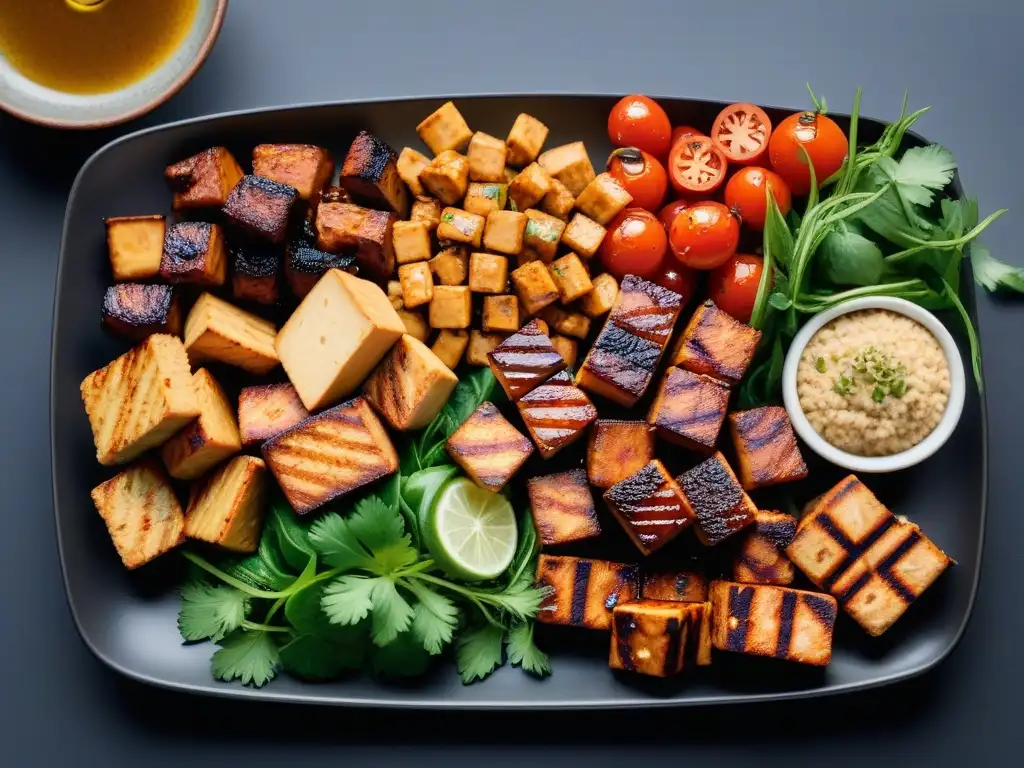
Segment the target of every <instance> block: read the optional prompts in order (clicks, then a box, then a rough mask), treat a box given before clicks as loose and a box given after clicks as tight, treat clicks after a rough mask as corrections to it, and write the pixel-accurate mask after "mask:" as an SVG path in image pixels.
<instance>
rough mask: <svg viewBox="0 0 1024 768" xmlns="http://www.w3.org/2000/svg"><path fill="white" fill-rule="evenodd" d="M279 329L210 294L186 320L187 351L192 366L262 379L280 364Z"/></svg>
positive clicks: (201, 300) (200, 299) (195, 307)
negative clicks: (211, 365) (227, 368)
mask: <svg viewBox="0 0 1024 768" xmlns="http://www.w3.org/2000/svg"><path fill="white" fill-rule="evenodd" d="M276 337H277V326H275V325H274V324H273V323H272V322H270V321H269V320H264V319H263V318H262V317H257V316H256V315H254V314H251V313H249V312H246V311H244V310H242V309H239V308H238V307H235V306H232V305H231V304H228V302H226V301H224V300H223V299H218V298H217V297H216V296H213V295H212V294H209V293H204V294H203V295H202V296H200V297H199V298H198V299H197V300H196V303H195V304H193V305H192V310H191V311H190V312H189V313H188V318H186V320H185V349H186V350H187V351H188V359H189V362H191V363H192V365H199V364H200V363H205V362H218V363H224V364H225V365H233V366H235V367H237V368H242V369H243V370H246V371H248V372H249V373H252V374H255V375H257V376H263V375H264V374H266V373H269V372H270V371H272V370H273V369H274V368H276V367H277V364H278V362H279V360H278V357H277V350H276V349H274V341H275V339H276Z"/></svg>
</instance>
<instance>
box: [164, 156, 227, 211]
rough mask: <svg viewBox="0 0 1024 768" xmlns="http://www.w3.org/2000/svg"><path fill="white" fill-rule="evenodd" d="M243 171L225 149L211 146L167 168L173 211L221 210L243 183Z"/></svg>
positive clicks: (166, 176) (165, 172)
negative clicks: (172, 196)
mask: <svg viewBox="0 0 1024 768" xmlns="http://www.w3.org/2000/svg"><path fill="white" fill-rule="evenodd" d="M242 175H243V174H242V168H241V167H240V166H239V165H238V161H236V160H235V158H234V157H233V156H232V154H231V153H230V152H228V151H227V150H226V149H225V148H224V147H211V148H210V149H206V150H203V151H202V152H200V153H199V154H196V155H192V156H191V157H187V158H185V159H184V160H180V161H179V162H177V163H173V164H172V165H169V166H167V168H166V170H165V171H164V177H165V178H166V179H167V184H168V185H169V186H170V188H171V190H172V191H173V192H174V210H176V211H181V210H184V209H186V208H220V207H222V206H223V205H224V204H225V203H226V202H227V201H228V195H230V194H231V190H232V189H234V188H235V185H236V184H238V182H239V181H241V180H242Z"/></svg>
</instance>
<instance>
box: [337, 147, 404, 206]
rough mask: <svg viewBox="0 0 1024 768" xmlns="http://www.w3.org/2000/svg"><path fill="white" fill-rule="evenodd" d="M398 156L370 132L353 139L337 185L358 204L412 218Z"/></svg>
mask: <svg viewBox="0 0 1024 768" xmlns="http://www.w3.org/2000/svg"><path fill="white" fill-rule="evenodd" d="M397 161H398V155H396V154H395V150H393V149H392V148H391V147H390V146H388V144H387V143H386V142H384V141H383V140H382V139H379V138H378V137H376V136H374V135H373V134H372V133H370V132H369V131H360V132H359V134H358V135H357V136H356V137H355V139H353V141H352V144H351V146H349V148H348V154H346V155H345V162H344V163H342V166H341V173H340V174H339V176H338V183H339V184H340V185H341V186H342V187H344V188H345V189H346V190H348V193H349V194H350V195H351V196H352V199H353V200H355V201H356V202H357V203H358V204H359V205H364V206H366V207H367V208H378V209H380V210H384V211H392V212H393V213H395V214H397V215H398V218H400V219H405V218H407V217H408V216H409V190H408V188H407V187H406V185H405V184H404V183H403V181H402V177H401V176H400V175H399V173H398V162H397Z"/></svg>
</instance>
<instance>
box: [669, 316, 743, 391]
mask: <svg viewBox="0 0 1024 768" xmlns="http://www.w3.org/2000/svg"><path fill="white" fill-rule="evenodd" d="M760 340H761V332H760V331H757V330H754V329H753V328H751V327H750V326H749V325H744V324H743V323H741V322H740V321H739V320H736V319H735V318H733V317H732V315H729V314H727V313H725V312H723V311H722V310H720V309H719V308H718V307H716V306H715V303H714V302H713V301H711V299H708V300H707V301H705V302H704V303H703V304H701V305H700V306H699V307H697V311H696V312H694V313H693V317H692V318H690V322H689V324H688V325H687V326H686V330H685V331H683V335H682V337H680V339H679V344H678V346H677V347H676V350H675V354H674V355H672V365H677V366H679V367H681V368H685V369H686V370H688V371H693V372H694V373H703V374H704V375H706V376H713V377H715V378H716V379H721V380H722V381H724V382H726V383H727V384H736V383H737V382H739V380H740V379H742V378H743V375H744V374H745V373H746V372H747V368H748V366H749V365H750V361H751V360H753V359H754V351H755V350H756V349H757V343H758V342H759V341H760Z"/></svg>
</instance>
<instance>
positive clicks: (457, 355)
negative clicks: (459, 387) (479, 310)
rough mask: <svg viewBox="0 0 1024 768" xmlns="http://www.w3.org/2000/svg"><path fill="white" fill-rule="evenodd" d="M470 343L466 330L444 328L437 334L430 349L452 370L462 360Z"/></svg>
mask: <svg viewBox="0 0 1024 768" xmlns="http://www.w3.org/2000/svg"><path fill="white" fill-rule="evenodd" d="M468 345H469V334H468V333H467V332H466V331H453V330H448V329H446V330H443V331H440V332H439V333H438V334H437V338H436V339H434V344H433V346H432V347H431V348H430V351H431V352H433V353H434V354H435V355H437V357H438V359H439V360H440V361H441V362H442V363H444V364H445V365H447V366H448V367H449V368H450V369H451V370H453V371H454V370H455V367H456V366H457V365H458V364H459V362H460V361H461V360H462V356H463V355H464V354H465V352H466V347H467V346H468Z"/></svg>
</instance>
